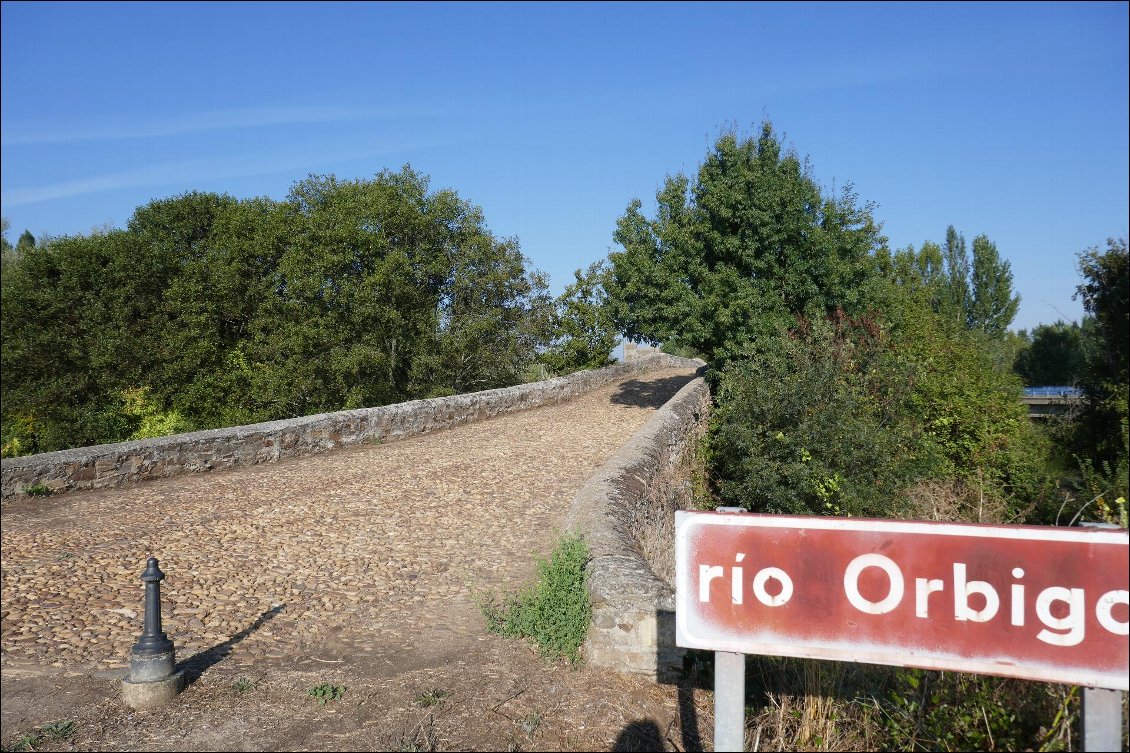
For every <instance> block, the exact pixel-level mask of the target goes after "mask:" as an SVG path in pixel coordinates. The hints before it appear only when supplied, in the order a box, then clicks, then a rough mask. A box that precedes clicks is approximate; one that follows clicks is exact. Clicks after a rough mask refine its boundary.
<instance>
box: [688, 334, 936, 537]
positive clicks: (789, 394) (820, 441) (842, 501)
mask: <svg viewBox="0 0 1130 753" xmlns="http://www.w3.org/2000/svg"><path fill="white" fill-rule="evenodd" d="M911 388H912V380H911V378H910V373H909V370H908V367H907V365H906V364H905V363H903V362H901V361H900V360H899V359H898V358H897V357H896V354H895V353H894V351H893V350H892V348H891V347H890V344H889V342H888V340H887V338H886V337H885V335H884V334H883V333H882V332H881V331H880V330H879V329H878V328H876V327H875V326H874V325H873V324H871V323H868V322H854V321H850V320H848V319H846V318H840V319H838V320H837V321H835V322H834V323H826V322H823V321H817V322H813V323H811V324H810V325H808V326H807V327H806V328H805V330H803V331H796V332H794V333H793V334H792V336H788V337H778V338H776V339H775V340H773V341H771V342H770V343H766V345H765V347H764V348H763V350H762V352H761V353H760V354H759V355H756V356H754V357H752V358H750V359H748V360H746V361H744V362H741V363H735V364H731V365H730V366H728V367H727V368H726V369H725V370H724V372H723V373H722V376H721V380H720V385H719V389H718V391H717V395H718V407H717V409H716V411H715V414H714V421H713V424H712V427H711V434H710V452H711V456H712V463H713V468H714V473H715V477H716V480H717V484H718V491H719V494H720V496H721V497H722V499H723V500H725V502H726V503H727V504H736V505H742V506H745V507H747V508H750V509H754V510H756V511H758V512H783V513H793V514H816V515H819V514H825V515H828V514H836V515H866V516H888V515H891V514H892V513H893V512H894V507H895V506H896V504H897V499H898V496H899V494H900V492H901V490H902V489H903V488H904V487H906V486H907V485H909V484H910V483H911V482H912V481H913V480H915V479H916V478H918V477H919V476H920V475H922V474H923V473H924V472H925V471H928V470H929V468H930V467H931V463H932V461H933V458H931V456H930V453H929V450H930V447H929V446H928V445H927V444H926V443H925V442H924V436H923V433H922V431H921V430H920V428H919V427H918V426H917V425H916V424H915V422H914V421H913V420H912V418H911V416H910V411H909V403H910V399H911V395H912V393H911Z"/></svg>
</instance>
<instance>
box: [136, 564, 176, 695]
mask: <svg viewBox="0 0 1130 753" xmlns="http://www.w3.org/2000/svg"><path fill="white" fill-rule="evenodd" d="M164 578H165V574H164V573H163V572H161V569H160V568H159V567H157V558H156V557H150V558H149V560H148V561H147V562H146V563H145V572H143V573H142V574H141V580H142V581H143V582H144V583H145V622H144V623H143V626H142V632H141V638H139V639H138V641H137V643H135V644H134V646H133V649H132V650H131V651H130V659H129V676H130V680H132V681H133V682H155V681H157V680H164V679H165V678H167V677H169V676H171V675H172V674H173V671H174V670H175V669H176V650H175V648H174V647H173V642H172V641H171V640H169V637H168V636H167V635H165V634H164V633H163V632H162V631H161V581H162V580H164Z"/></svg>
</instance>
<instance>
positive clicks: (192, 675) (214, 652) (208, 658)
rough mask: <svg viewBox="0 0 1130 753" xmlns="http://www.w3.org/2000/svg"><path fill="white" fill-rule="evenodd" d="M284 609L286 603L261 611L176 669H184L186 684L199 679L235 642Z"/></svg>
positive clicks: (222, 658)
mask: <svg viewBox="0 0 1130 753" xmlns="http://www.w3.org/2000/svg"><path fill="white" fill-rule="evenodd" d="M284 609H286V604H279V605H278V606H275V607H271V608H270V609H268V610H267V611H266V612H263V614H261V615H259V617H258V618H257V619H256V620H255V622H253V623H251V624H250V625H249V626H248V627H245V628H244V629H243V630H240V631H239V632H238V633H236V634H235V635H233V636H232V637H231V638H228V639H227V640H226V641H224V642H223V643H218V644H216V645H215V646H212V648H209V649H205V650H203V651H198V652H197V653H195V654H193V655H192V656H190V657H189V658H188V659H185V660H184V661H183V662H181V663H180V666H179V667H178V669H183V670H185V673H184V674H185V682H186V683H188V684H192V683H194V682H196V681H197V680H198V679H200V676H201V675H202V674H204V673H205V672H207V671H208V670H209V669H211V668H212V667H214V666H216V665H217V664H219V663H220V662H222V661H223V660H224V659H225V658H227V656H228V654H230V653H231V650H232V648H234V647H235V645H236V644H237V643H239V642H240V641H242V640H243V639H245V638H247V637H248V636H249V635H251V634H252V633H254V632H255V631H256V630H258V629H259V628H261V627H263V625H265V624H267V623H268V622H270V621H271V620H273V619H274V618H275V617H276V616H277V615H278V613H279V612H281V611H283V610H284Z"/></svg>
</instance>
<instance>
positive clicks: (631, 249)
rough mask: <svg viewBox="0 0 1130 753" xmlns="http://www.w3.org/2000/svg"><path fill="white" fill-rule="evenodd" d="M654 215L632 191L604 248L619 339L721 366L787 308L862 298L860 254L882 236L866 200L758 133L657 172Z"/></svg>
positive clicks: (864, 264) (864, 273)
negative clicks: (687, 170)
mask: <svg viewBox="0 0 1130 753" xmlns="http://www.w3.org/2000/svg"><path fill="white" fill-rule="evenodd" d="M656 202H657V204H658V208H657V211H656V214H655V217H654V218H651V219H649V218H647V217H645V216H644V214H643V212H642V211H641V210H642V203H641V202H640V201H639V200H638V199H636V200H634V201H633V202H632V203H631V204H630V205H629V206H628V209H627V211H626V212H625V214H624V215H623V216H622V217H621V218H620V220H619V222H618V223H617V228H616V232H615V234H614V236H613V237H614V239H615V240H616V242H617V243H619V244H620V245H621V246H622V247H623V249H624V250H623V251H616V252H613V253H611V254H610V255H609V259H610V261H611V266H612V271H611V274H610V276H609V279H608V292H609V299H610V303H611V306H612V310H613V314H614V318H615V320H616V322H617V324H618V325H619V327H620V329H621V331H622V332H623V333H624V334H625V335H626V336H627V337H629V338H632V339H636V340H643V341H648V342H651V343H653V344H655V343H664V344H665V345H668V346H673V347H682V348H689V349H691V350H693V351H695V352H698V353H699V354H701V355H702V356H703V357H704V358H705V359H706V360H708V361H710V362H712V363H714V364H716V365H718V366H721V364H722V363H723V362H724V361H727V360H729V359H732V358H735V357H740V356H742V355H743V354H748V353H750V352H751V351H753V350H755V349H756V343H757V341H758V339H759V338H762V337H766V336H769V335H771V334H772V333H775V332H777V331H778V329H779V328H780V327H781V326H788V325H790V324H791V323H793V322H795V317H796V316H797V315H804V316H825V315H828V314H830V313H831V312H833V311H835V310H836V309H837V308H840V309H843V310H845V311H847V312H849V313H851V312H856V311H859V310H861V309H863V308H864V307H865V305H866V303H867V282H868V280H869V277H870V266H871V255H872V254H873V253H874V252H875V251H877V250H878V249H879V248H880V247H882V246H883V244H884V243H885V239H884V238H883V236H882V234H881V233H880V228H879V225H878V224H877V223H876V222H875V221H874V219H873V218H872V216H871V211H872V206H871V205H869V204H867V205H863V206H859V205H858V204H857V200H856V196H855V194H854V193H853V192H852V190H851V187H850V186H848V187H847V188H845V189H844V190H843V191H842V192H840V193H839V194H837V195H826V194H825V192H823V191H822V190H821V189H820V187H819V186H818V185H817V184H816V182H815V181H814V180H813V178H812V177H811V175H810V173H809V167H808V165H807V163H806V162H804V161H802V160H800V159H799V158H798V157H797V156H796V155H795V154H794V153H792V152H791V151H787V150H785V149H783V148H782V146H781V142H780V138H779V137H778V136H777V135H776V134H775V133H774V132H773V128H772V125H771V124H770V123H768V122H767V123H765V124H764V125H763V126H762V129H761V133H760V136H759V137H757V138H756V139H755V138H745V137H739V136H738V135H737V134H735V133H726V134H723V135H722V136H721V137H720V138H719V139H718V140H717V141H716V142H715V144H714V147H713V148H712V149H711V150H710V152H709V153H708V154H707V156H706V159H705V161H704V162H703V164H702V166H701V167H700V168H699V171H698V174H697V176H696V178H695V180H694V182H693V183H692V182H691V180H690V179H689V178H687V177H686V176H685V175H682V174H678V175H674V176H671V177H668V178H667V180H666V182H665V184H664V186H663V188H662V189H661V190H660V191H659V193H658V194H657V195H656Z"/></svg>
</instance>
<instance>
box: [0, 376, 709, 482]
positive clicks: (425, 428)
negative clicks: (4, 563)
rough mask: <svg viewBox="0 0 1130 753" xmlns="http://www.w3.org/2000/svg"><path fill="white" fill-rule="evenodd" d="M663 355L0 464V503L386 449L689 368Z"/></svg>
mask: <svg viewBox="0 0 1130 753" xmlns="http://www.w3.org/2000/svg"><path fill="white" fill-rule="evenodd" d="M697 365H698V363H697V362H693V361H689V360H688V359H685V358H679V357H676V356H671V355H667V354H660V355H656V356H651V357H649V358H645V359H641V360H638V361H635V362H633V363H625V364H617V365H614V366H609V367H607V368H603V369H596V370H592V371H579V372H576V373H573V374H569V375H567V376H563V377H557V378H554V379H547V380H545V381H541V382H533V383H531V384H523V385H518V386H516V387H506V388H502V389H496V390H486V391H484V392H474V393H469V394H465V395H454V396H452V397H443V398H433V399H430V400H413V401H411V402H407V403H398V404H396V405H385V406H381V407H378V408H361V409H358V410H348V411H339V412H336V413H321V414H318V415H314V416H303V417H301V418H292V419H286V420H282V421H269V422H266V423H259V424H249V425H246V426H234V427H227V428H223V429H211V430H207V431H195V432H190V433H187V434H174V435H171V436H167V437H159V438H157V439H143V440H137V441H132V442H118V443H116V444H105V445H95V446H93V447H79V448H75V449H71V450H61V451H59V452H48V453H43V454H40V455H27V456H24V457H18V458H5V459H4V460H3V461H0V498H2V499H9V498H11V497H13V496H15V495H16V494H19V493H21V492H22V491H23V490H24V489H26V488H28V487H30V486H35V485H44V486H46V487H47V488H48V489H49V490H50V491H51V492H53V493H57V492H64V491H72V490H76V489H101V488H106V487H114V486H121V485H123V484H128V483H133V482H136V481H142V480H145V479H152V478H164V477H167V476H175V475H178V474H181V473H197V472H202V471H211V470H217V469H220V468H229V467H234V466H246V465H253V464H255V463H269V462H274V461H276V460H279V459H280V458H288V457H295V456H301V455H311V454H314V453H318V452H325V451H326V450H331V449H333V448H335V447H342V446H345V445H350V444H357V443H358V442H368V441H387V440H392V439H401V438H405V437H414V436H418V435H421V434H427V433H428V432H432V431H438V430H440V429H449V428H452V427H455V426H459V425H461V424H465V423H469V422H471V421H480V420H483V419H486V418H491V417H494V416H498V415H502V414H506V413H513V412H516V411H521V410H526V409H528V408H535V407H537V406H539V405H547V404H553V403H559V402H561V401H563V400H569V399H570V398H573V397H576V396H577V395H580V394H583V393H585V392H588V391H590V390H593V389H596V388H598V387H601V386H604V385H606V384H610V383H612V382H615V381H617V380H619V379H622V378H624V377H626V376H630V375H631V374H638V373H646V372H650V371H657V370H660V369H667V368H686V367H688V366H697Z"/></svg>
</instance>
